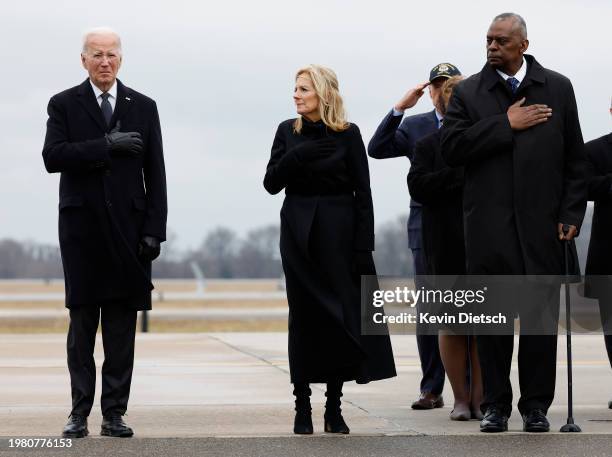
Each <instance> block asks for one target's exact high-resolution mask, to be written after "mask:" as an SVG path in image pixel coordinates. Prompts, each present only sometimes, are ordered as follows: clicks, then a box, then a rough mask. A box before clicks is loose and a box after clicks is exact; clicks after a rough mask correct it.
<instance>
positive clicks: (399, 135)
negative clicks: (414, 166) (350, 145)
mask: <svg viewBox="0 0 612 457" xmlns="http://www.w3.org/2000/svg"><path fill="white" fill-rule="evenodd" d="M405 122H406V120H404V122H403V123H402V116H394V115H393V110H391V111H389V113H388V114H387V115H386V116H385V118H384V119H383V120H382V122H381V123H380V125H379V126H378V128H377V129H376V132H374V136H373V137H372V139H371V140H370V143H369V144H368V154H369V156H370V157H372V158H374V159H390V158H393V157H406V156H408V158H409V159H410V160H412V152H413V149H414V143H413V141H411V139H410V136H409V135H408V133H407V129H406V128H405V126H406V124H405Z"/></svg>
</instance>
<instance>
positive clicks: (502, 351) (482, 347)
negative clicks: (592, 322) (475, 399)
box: [477, 335, 557, 416]
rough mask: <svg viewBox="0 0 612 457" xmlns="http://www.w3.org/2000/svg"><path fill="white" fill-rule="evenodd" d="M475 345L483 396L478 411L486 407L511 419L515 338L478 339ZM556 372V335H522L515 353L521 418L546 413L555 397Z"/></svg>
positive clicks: (478, 337)
mask: <svg viewBox="0 0 612 457" xmlns="http://www.w3.org/2000/svg"><path fill="white" fill-rule="evenodd" d="M477 341H478V357H479V358H480V366H481V369H482V386H483V394H484V399H483V402H482V404H481V410H482V412H483V413H484V412H485V411H486V410H487V408H489V407H497V408H499V409H500V410H501V411H502V412H503V413H504V414H506V415H508V416H510V412H511V410H512V385H511V384H510V366H511V363H512V352H513V347H514V336H513V335H478V336H477ZM556 371H557V335H521V336H520V338H519V353H518V372H519V386H520V389H521V397H520V399H519V402H518V409H519V412H520V413H521V414H525V413H527V412H528V411H531V410H532V409H541V410H542V411H544V413H546V412H547V411H548V408H549V407H550V405H551V403H552V401H553V398H554V396H555V377H556Z"/></svg>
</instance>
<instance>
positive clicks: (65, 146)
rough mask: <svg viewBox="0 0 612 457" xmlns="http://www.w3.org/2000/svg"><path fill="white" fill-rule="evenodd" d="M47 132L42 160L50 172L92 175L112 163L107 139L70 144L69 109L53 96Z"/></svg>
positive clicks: (50, 102) (49, 107) (48, 111)
mask: <svg viewBox="0 0 612 457" xmlns="http://www.w3.org/2000/svg"><path fill="white" fill-rule="evenodd" d="M47 113H48V115H49V119H48V120H47V133H46V135H45V144H44V146H43V152H42V155H43V160H44V162H45V168H46V169H47V171H48V172H49V173H61V172H64V171H66V172H76V173H78V172H89V171H91V170H94V169H97V168H105V167H107V166H108V165H109V164H110V157H109V154H108V146H107V144H106V138H104V137H101V138H99V139H95V140H87V141H79V142H70V141H69V133H68V132H69V128H68V119H67V115H66V110H65V108H64V106H63V105H62V103H61V102H60V101H58V100H57V99H56V97H52V98H51V100H50V101H49V105H48V107H47Z"/></svg>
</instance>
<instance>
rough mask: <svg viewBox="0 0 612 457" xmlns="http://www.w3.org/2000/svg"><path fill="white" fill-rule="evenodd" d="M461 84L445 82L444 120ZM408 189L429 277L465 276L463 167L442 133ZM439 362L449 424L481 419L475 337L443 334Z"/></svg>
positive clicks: (431, 141) (425, 142)
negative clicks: (449, 392) (444, 147)
mask: <svg viewBox="0 0 612 457" xmlns="http://www.w3.org/2000/svg"><path fill="white" fill-rule="evenodd" d="M462 79H463V78H462V77H461V76H453V77H452V78H450V79H448V80H446V82H445V83H444V85H443V86H442V90H441V92H440V95H439V96H440V98H441V103H438V104H437V106H439V108H440V110H441V114H442V115H443V116H444V115H445V114H446V107H447V106H448V102H449V100H450V97H451V94H452V91H453V89H454V87H455V86H456V85H457V84H458V83H459V81H461V80H462ZM408 188H409V190H410V195H411V196H412V198H413V199H415V200H418V201H419V202H421V204H422V205H423V206H422V211H423V214H422V217H423V222H422V223H423V251H424V252H423V253H424V254H425V269H426V273H427V275H433V276H435V275H465V247H464V239H463V198H462V196H463V167H457V168H450V167H449V166H448V165H446V163H445V162H444V159H442V154H441V152H440V131H439V130H437V131H436V132H434V133H432V134H430V135H427V136H426V137H425V138H423V139H421V140H419V141H417V143H416V145H415V148H414V158H413V160H412V165H411V166H410V172H409V173H408ZM439 345H440V356H441V357H442V362H443V363H444V369H445V371H446V374H447V375H448V379H449V381H450V384H451V387H452V389H453V396H454V397H455V404H454V406H453V410H452V411H451V413H450V418H451V420H460V421H465V420H470V419H482V413H481V412H480V402H481V401H482V378H481V375H480V363H479V362H478V352H477V350H476V338H475V337H474V336H465V335H460V334H459V335H454V334H452V332H450V331H445V330H444V329H441V330H440V333H439Z"/></svg>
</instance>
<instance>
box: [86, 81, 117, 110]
mask: <svg viewBox="0 0 612 457" xmlns="http://www.w3.org/2000/svg"><path fill="white" fill-rule="evenodd" d="M89 84H91V88H92V89H93V91H94V95H95V96H96V101H97V102H98V106H100V107H101V106H102V97H100V95H102V94H103V92H102V91H101V90H100V89H99V88H98V86H96V85H95V84H94V83H92V82H91V79H90V80H89ZM107 92H108V94H109V97H108V102H109V103H110V106H111V108H112V109H113V112H114V111H115V104H116V103H117V80H115V82H114V83H113V86H112V87H111V88H110V89H108V91H107Z"/></svg>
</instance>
